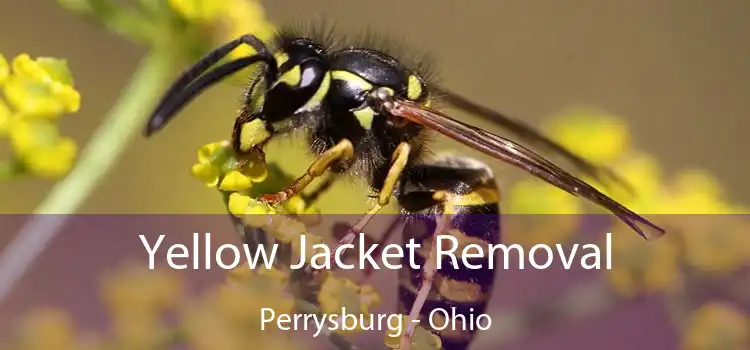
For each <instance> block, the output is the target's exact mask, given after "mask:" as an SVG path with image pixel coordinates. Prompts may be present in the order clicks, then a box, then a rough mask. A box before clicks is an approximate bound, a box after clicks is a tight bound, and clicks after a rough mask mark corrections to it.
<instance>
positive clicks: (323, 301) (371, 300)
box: [318, 275, 380, 331]
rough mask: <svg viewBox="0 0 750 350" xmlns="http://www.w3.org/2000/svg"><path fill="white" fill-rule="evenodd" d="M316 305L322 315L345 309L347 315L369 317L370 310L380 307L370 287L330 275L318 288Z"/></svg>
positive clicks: (376, 295) (378, 299) (373, 289)
mask: <svg viewBox="0 0 750 350" xmlns="http://www.w3.org/2000/svg"><path fill="white" fill-rule="evenodd" d="M318 303H319V304H320V309H321V311H322V312H323V313H324V314H334V313H336V314H338V313H341V312H342V308H346V312H347V313H350V314H353V315H364V316H369V315H370V313H371V310H372V309H374V308H376V307H378V306H379V305H380V296H379V295H378V293H377V292H376V291H375V288H373V287H372V286H369V285H364V286H358V285H357V284H355V283H354V282H352V281H351V280H349V279H346V278H339V277H336V276H333V275H330V276H329V277H328V278H326V280H325V282H323V286H322V287H321V288H320V293H319V294H318ZM363 319H364V320H367V319H369V317H364V318H363ZM359 326H362V325H359ZM359 330H361V329H357V330H354V331H359Z"/></svg>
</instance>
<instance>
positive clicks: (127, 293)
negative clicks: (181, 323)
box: [102, 265, 182, 315]
mask: <svg viewBox="0 0 750 350" xmlns="http://www.w3.org/2000/svg"><path fill="white" fill-rule="evenodd" d="M102 294H103V299H104V300H105V302H106V304H107V306H108V307H109V309H110V310H111V311H112V312H113V313H114V314H115V315H132V314H140V315H143V314H144V313H146V314H156V313H158V312H159V311H161V310H166V309H170V308H173V307H174V306H176V305H177V304H178V303H179V302H180V301H181V299H182V283H181V281H180V280H179V279H178V278H177V276H176V275H174V274H173V273H171V271H167V270H164V269H156V270H147V269H145V268H141V267H138V266H130V265H129V266H125V267H124V268H122V269H121V270H119V271H117V273H115V274H113V275H110V276H107V277H106V278H105V279H104V282H103V286H102Z"/></svg>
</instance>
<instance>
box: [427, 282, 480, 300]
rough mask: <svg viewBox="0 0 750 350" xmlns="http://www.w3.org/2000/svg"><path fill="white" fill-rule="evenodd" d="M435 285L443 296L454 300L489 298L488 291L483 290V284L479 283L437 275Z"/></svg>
mask: <svg viewBox="0 0 750 350" xmlns="http://www.w3.org/2000/svg"><path fill="white" fill-rule="evenodd" d="M435 287H437V290H438V293H439V294H440V295H441V296H442V297H443V298H445V299H448V300H450V301H453V302H459V303H465V302H474V301H482V300H486V299H487V293H485V292H483V291H482V286H481V285H480V284H479V283H473V282H464V281H458V280H454V279H452V278H450V277H447V276H437V277H435Z"/></svg>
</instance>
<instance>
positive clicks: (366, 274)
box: [359, 219, 401, 284]
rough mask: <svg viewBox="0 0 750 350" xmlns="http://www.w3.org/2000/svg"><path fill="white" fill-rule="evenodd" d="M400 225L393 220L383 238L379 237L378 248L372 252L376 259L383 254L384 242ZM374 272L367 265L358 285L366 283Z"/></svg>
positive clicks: (399, 222)
mask: <svg viewBox="0 0 750 350" xmlns="http://www.w3.org/2000/svg"><path fill="white" fill-rule="evenodd" d="M399 224H401V220H399V219H396V220H393V222H392V223H391V225H390V226H388V229H387V230H386V231H385V234H384V235H383V237H380V239H379V240H378V241H377V242H376V244H377V245H378V248H377V249H376V250H375V252H373V254H374V255H375V256H377V257H380V254H381V253H382V252H383V246H384V245H385V243H386V242H388V240H389V239H390V238H391V237H392V236H393V233H394V232H396V228H397V227H398V226H399ZM373 272H375V268H373V266H372V265H367V266H366V267H365V271H364V272H363V274H362V277H360V279H359V284H362V283H365V282H367V280H368V279H370V276H372V273H373Z"/></svg>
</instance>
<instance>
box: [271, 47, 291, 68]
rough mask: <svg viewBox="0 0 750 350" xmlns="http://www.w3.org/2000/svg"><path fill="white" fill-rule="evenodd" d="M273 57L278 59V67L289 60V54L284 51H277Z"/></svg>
mask: <svg viewBox="0 0 750 350" xmlns="http://www.w3.org/2000/svg"><path fill="white" fill-rule="evenodd" d="M273 57H274V58H275V59H276V66H277V67H281V65H282V64H284V63H286V61H289V54H288V53H286V52H284V51H279V52H277V53H275V54H274V55H273Z"/></svg>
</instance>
